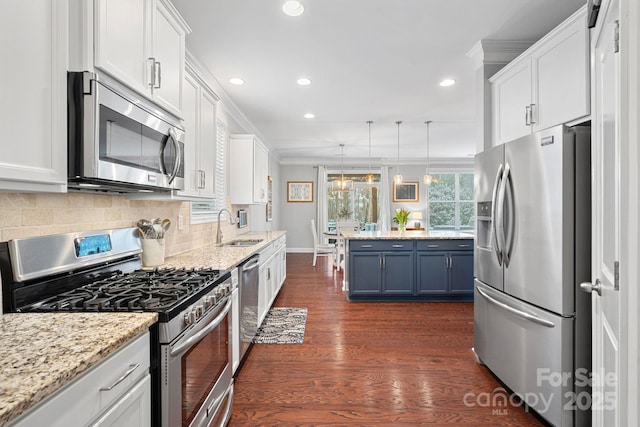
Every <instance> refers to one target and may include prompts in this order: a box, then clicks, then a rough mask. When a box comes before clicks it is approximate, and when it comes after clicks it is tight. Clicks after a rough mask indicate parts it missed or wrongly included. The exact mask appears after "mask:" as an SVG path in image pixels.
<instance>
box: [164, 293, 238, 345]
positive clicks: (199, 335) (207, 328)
mask: <svg viewBox="0 0 640 427" xmlns="http://www.w3.org/2000/svg"><path fill="white" fill-rule="evenodd" d="M227 299H228V301H227V304H226V305H225V306H224V308H223V309H222V312H221V313H220V314H218V315H217V316H216V317H215V318H214V319H213V320H212V321H211V322H210V323H209V324H208V325H207V326H205V327H204V328H203V329H202V330H200V331H199V332H198V333H197V334H195V335H193V336H192V337H190V338H189V339H187V340H186V341H185V342H183V343H182V344H180V345H178V346H176V347H174V348H173V349H171V353H170V354H171V357H176V356H179V355H180V354H182V353H184V352H185V351H187V350H188V349H190V348H191V347H192V346H193V345H194V344H196V343H197V342H198V341H200V340H201V339H203V338H204V337H205V336H206V335H207V334H208V333H209V332H211V331H213V330H214V329H215V328H216V327H217V326H218V325H219V324H220V323H221V322H222V319H223V318H224V316H226V315H227V313H229V309H230V308H231V302H232V301H231V298H227Z"/></svg>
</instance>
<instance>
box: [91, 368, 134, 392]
mask: <svg viewBox="0 0 640 427" xmlns="http://www.w3.org/2000/svg"><path fill="white" fill-rule="evenodd" d="M139 366H140V364H139V363H136V364H135V365H129V369H127V371H126V372H125V373H124V374H122V376H121V377H120V378H118V379H117V380H115V382H114V383H113V384H111V385H110V386H109V387H102V388H100V391H110V390H113V388H114V387H115V386H117V385H118V384H120V383H121V382H122V381H124V380H126V379H127V377H128V376H129V375H131V374H133V371H135V370H136V369H138V367H139Z"/></svg>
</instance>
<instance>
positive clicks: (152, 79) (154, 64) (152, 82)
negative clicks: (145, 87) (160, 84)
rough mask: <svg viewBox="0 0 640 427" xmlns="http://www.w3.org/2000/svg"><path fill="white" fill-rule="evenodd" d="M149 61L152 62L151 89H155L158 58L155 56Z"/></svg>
mask: <svg viewBox="0 0 640 427" xmlns="http://www.w3.org/2000/svg"><path fill="white" fill-rule="evenodd" d="M148 61H151V79H150V80H151V81H150V82H149V87H150V88H152V89H153V88H154V87H155V86H156V64H157V63H158V61H156V58H154V57H153V56H152V57H150V58H149V59H148Z"/></svg>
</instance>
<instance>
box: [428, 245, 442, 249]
mask: <svg viewBox="0 0 640 427" xmlns="http://www.w3.org/2000/svg"><path fill="white" fill-rule="evenodd" d="M427 247H428V248H439V247H440V245H427Z"/></svg>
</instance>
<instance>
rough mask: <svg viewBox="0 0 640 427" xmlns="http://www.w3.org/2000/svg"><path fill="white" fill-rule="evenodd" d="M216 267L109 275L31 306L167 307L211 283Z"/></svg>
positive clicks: (45, 308) (90, 308) (39, 308)
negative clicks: (213, 268)
mask: <svg viewBox="0 0 640 427" xmlns="http://www.w3.org/2000/svg"><path fill="white" fill-rule="evenodd" d="M219 277H220V272H219V271H218V270H210V269H202V270H196V269H177V268H160V269H159V268H156V269H154V270H136V271H133V272H131V273H123V272H121V271H118V272H115V273H114V274H113V275H111V276H110V277H106V278H100V279H99V280H97V281H95V282H93V283H89V284H86V285H84V286H81V287H79V288H77V289H73V290H71V291H67V292H64V293H61V294H58V295H55V296H52V297H50V298H47V299H45V300H42V301H40V302H37V303H35V304H33V305H32V306H31V310H34V311H157V312H165V311H169V310H170V309H172V308H173V307H175V306H177V305H178V304H180V302H181V301H183V300H185V299H187V298H189V297H190V296H191V295H194V294H196V293H198V292H199V291H200V290H202V289H204V288H206V287H209V286H211V285H212V284H213V283H215V281H216V280H217V279H218V278H219Z"/></svg>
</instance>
